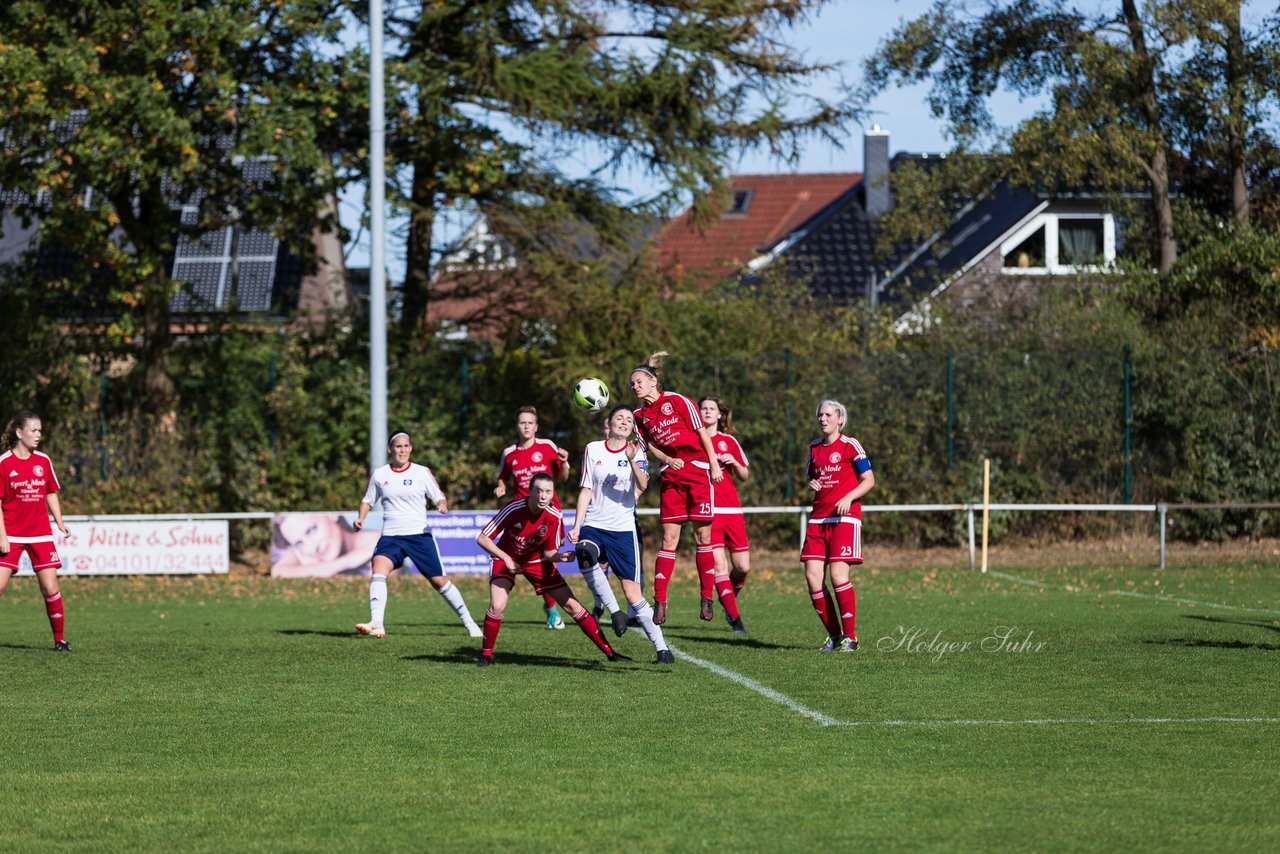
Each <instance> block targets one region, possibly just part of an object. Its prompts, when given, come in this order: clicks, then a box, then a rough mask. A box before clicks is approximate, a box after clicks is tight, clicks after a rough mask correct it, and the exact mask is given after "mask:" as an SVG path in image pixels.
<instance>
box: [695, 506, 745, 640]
mask: <svg viewBox="0 0 1280 854" xmlns="http://www.w3.org/2000/svg"><path fill="white" fill-rule="evenodd" d="M693 525H694V527H693V539H694V542H696V543H697V544H698V552H697V561H698V572H699V573H703V572H711V573H712V576H713V578H714V579H715V590H716V594H717V595H718V596H719V597H720V607H722V608H724V613H725V616H727V617H728V618H729V625H730V626H731V627H732V628H733V631H734V633H735V634H742V635H745V634H746V633H747V630H746V627H745V626H743V624H742V615H741V614H740V613H738V597H736V596H734V595H733V585H732V584H730V583H729V569H728V562H727V561H723V560H722V563H721V565H720V566H719V567H717V565H716V553H715V550H714V549H713V548H712V546H711V520H710V519H707V520H703V521H695V522H694V523H693ZM720 551H721V557H722V558H723V552H724V550H723V549H721V550H720ZM710 617H711V614H710V609H709V608H708V609H707V616H706V617H704V618H703V619H710Z"/></svg>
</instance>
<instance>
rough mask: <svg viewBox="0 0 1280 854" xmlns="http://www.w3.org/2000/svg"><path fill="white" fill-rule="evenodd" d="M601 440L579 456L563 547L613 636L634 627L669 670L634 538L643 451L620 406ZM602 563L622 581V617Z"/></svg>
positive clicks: (645, 478)
mask: <svg viewBox="0 0 1280 854" xmlns="http://www.w3.org/2000/svg"><path fill="white" fill-rule="evenodd" d="M605 425H606V432H605V439H604V440H603V441H599V442H592V443H591V444H589V445H587V449H586V451H584V452H583V454H582V481H581V484H580V485H581V489H580V490H579V492H578V512H577V515H576V516H575V517H574V521H573V528H572V530H570V531H569V534H568V537H569V542H571V543H573V544H574V546H575V548H574V552H575V554H576V555H577V556H578V567H579V568H580V569H581V570H582V577H583V578H584V579H585V580H586V582H587V586H589V587H590V588H591V592H592V593H594V594H595V595H596V596H597V597H598V598H599V599H600V600H601V601H602V602H604V604H605V606H606V607H607V608H608V609H609V616H610V619H611V620H612V622H613V631H614V633H615V634H617V635H618V636H619V637H621V636H622V634H623V633H624V632H625V631H626V630H627V618H628V617H633V618H635V619H637V620H638V621H639V622H640V625H641V627H642V628H643V629H644V633H645V635H646V636H647V637H648V638H649V640H650V641H652V642H653V647H654V649H655V650H656V651H657V653H658V658H657V661H658V663H659V664H673V663H674V662H675V659H674V658H673V657H672V655H671V650H670V649H669V648H668V647H667V642H666V639H665V638H663V636H662V629H661V628H660V627H659V626H657V625H655V624H654V622H653V608H652V607H651V606H650V605H649V603H648V602H646V601H645V598H644V583H643V576H642V575H641V570H640V538H639V537H638V536H637V534H636V515H635V513H636V497H637V496H638V495H639V494H640V493H641V492H644V490H645V488H646V487H648V485H649V472H648V463H647V460H646V458H645V455H644V451H642V450H640V445H639V443H638V442H636V441H635V439H634V438H632V435H631V434H632V430H633V429H634V427H635V418H634V416H633V415H632V414H631V410H630V409H628V408H627V407H626V406H615V407H614V408H613V409H611V410H609V416H608V418H607V419H606V420H605ZM601 563H607V564H608V565H609V567H610V568H611V569H612V570H613V572H614V574H615V575H617V576H618V578H619V579H620V580H621V581H622V594H623V595H624V596H626V598H627V603H628V604H629V605H630V607H629V608H628V609H627V614H623V613H622V611H621V609H620V608H619V607H618V602H617V599H615V598H614V595H613V590H612V589H611V588H610V587H609V580H608V579H607V578H606V577H605V573H604V571H603V570H602V569H601V567H600V564H601Z"/></svg>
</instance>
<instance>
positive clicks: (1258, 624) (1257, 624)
mask: <svg viewBox="0 0 1280 854" xmlns="http://www.w3.org/2000/svg"><path fill="white" fill-rule="evenodd" d="M1182 616H1183V617H1184V618H1185V619H1188V620H1199V621H1201V622H1202V623H1226V624H1227V625H1231V626H1253V627H1254V628H1258V629H1266V630H1267V631H1270V632H1280V626H1278V625H1276V624H1275V623H1266V622H1263V621H1261V620H1228V619H1226V618H1225V617H1210V616H1207V615H1202V614H1183V615H1182Z"/></svg>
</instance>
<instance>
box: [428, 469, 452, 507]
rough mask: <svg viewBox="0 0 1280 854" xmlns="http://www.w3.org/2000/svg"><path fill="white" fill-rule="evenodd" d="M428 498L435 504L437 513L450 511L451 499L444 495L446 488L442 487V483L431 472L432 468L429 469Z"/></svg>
mask: <svg viewBox="0 0 1280 854" xmlns="http://www.w3.org/2000/svg"><path fill="white" fill-rule="evenodd" d="M427 500H428V501H430V502H431V503H432V504H434V505H435V508H436V512H437V513H448V512H449V500H448V499H447V498H445V497H444V490H443V489H441V488H440V483H439V482H438V481H437V480H436V476H435V475H434V474H432V473H431V469H427Z"/></svg>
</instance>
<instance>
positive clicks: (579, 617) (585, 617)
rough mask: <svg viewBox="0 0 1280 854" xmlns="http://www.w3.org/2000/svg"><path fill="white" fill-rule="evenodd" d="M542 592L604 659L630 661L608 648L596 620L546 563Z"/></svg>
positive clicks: (543, 570)
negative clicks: (570, 619)
mask: <svg viewBox="0 0 1280 854" xmlns="http://www.w3.org/2000/svg"><path fill="white" fill-rule="evenodd" d="M542 592H543V593H547V594H550V595H551V597H552V598H553V599H555V600H556V604H557V605H559V606H560V607H561V608H562V609H564V611H565V613H566V614H568V615H569V616H570V617H571V618H572V619H573V621H574V622H575V623H577V624H578V628H580V629H582V633H583V634H584V635H586V636H587V638H588V639H589V640H590V641H591V642H592V643H593V644H595V645H596V649H598V650H600V651H601V652H603V653H604V655H605V658H608V659H609V660H610V661H630V659H629V658H627V657H626V656H625V655H622V654H621V653H618V652H614V649H613V647H611V646H609V642H608V641H607V640H605V639H604V634H603V633H602V632H601V631H600V624H599V623H597V622H596V618H595V617H593V616H591V612H590V611H588V610H587V609H586V608H584V607H582V603H580V602H579V601H578V600H577V599H575V598H574V596H573V591H572V590H571V589H570V588H569V583H568V582H567V581H565V580H564V577H563V576H561V575H560V572H559V570H557V569H556V568H555V567H554V566H552V565H550V564H547V563H544V564H543V565H542Z"/></svg>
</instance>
